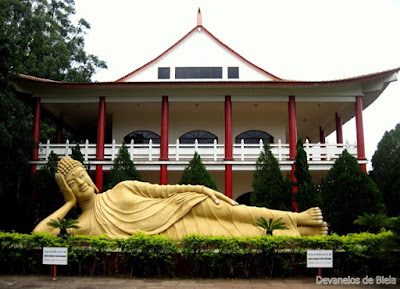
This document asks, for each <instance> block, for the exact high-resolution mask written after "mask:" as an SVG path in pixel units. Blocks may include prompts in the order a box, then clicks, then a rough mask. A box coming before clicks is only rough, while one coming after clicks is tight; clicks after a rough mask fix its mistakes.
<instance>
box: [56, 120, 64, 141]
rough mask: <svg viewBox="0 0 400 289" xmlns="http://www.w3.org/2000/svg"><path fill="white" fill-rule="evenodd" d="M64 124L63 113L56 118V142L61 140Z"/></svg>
mask: <svg viewBox="0 0 400 289" xmlns="http://www.w3.org/2000/svg"><path fill="white" fill-rule="evenodd" d="M63 126H64V115H63V114H61V115H60V119H59V120H58V123H57V143H58V144H60V143H61V141H62V130H63Z"/></svg>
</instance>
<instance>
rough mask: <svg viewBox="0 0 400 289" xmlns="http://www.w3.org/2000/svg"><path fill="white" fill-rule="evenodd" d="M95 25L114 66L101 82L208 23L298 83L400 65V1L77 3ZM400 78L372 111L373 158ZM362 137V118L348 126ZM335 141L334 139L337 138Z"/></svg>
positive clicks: (102, 52)
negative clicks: (358, 127)
mask: <svg viewBox="0 0 400 289" xmlns="http://www.w3.org/2000/svg"><path fill="white" fill-rule="evenodd" d="M75 4H76V11H77V16H78V17H79V18H85V19H86V20H87V21H88V22H89V23H90V24H91V29H90V31H89V32H88V34H87V36H86V38H85V39H86V50H87V51H88V52H89V53H92V54H95V55H98V56H99V57H100V58H101V59H102V60H105V61H106V62H107V65H108V69H107V70H101V71H99V72H98V73H97V74H96V75H95V77H94V80H98V81H107V80H116V79H118V78H119V77H121V76H124V75H125V74H127V73H129V72H131V71H133V70H135V69H136V68H138V67H140V66H142V65H143V64H145V63H147V62H149V61H150V60H152V59H154V58H155V57H157V56H158V55H160V54H161V53H162V52H164V51H165V50H166V49H168V48H169V47H170V46H172V45H173V44H174V43H175V42H177V41H178V40H179V39H181V38H182V37H183V36H184V35H185V34H186V33H188V32H189V31H190V30H191V29H192V28H194V27H195V26H196V23H197V9H198V8H199V7H200V8H201V11H202V15H203V26H204V27H206V28H207V29H208V30H209V31H210V32H211V33H213V34H214V36H216V37H217V38H218V39H220V40H221V41H222V42H224V43H225V44H226V45H228V46H229V47H230V48H231V49H233V50H235V51H236V52H238V53H239V54H241V55H242V56H243V57H245V58H246V59H248V60H249V61H251V62H253V63H254V64H255V65H257V66H260V67H262V68H263V69H265V70H267V71H268V72H271V73H272V74H274V75H276V76H278V77H281V78H285V79H294V80H332V79H340V78H345V77H352V76H358V75H364V74H369V73H373V72H379V71H384V70H388V69H391V68H396V67H400V57H399V56H400V17H399V15H400V0H374V1H369V0H360V1H358V0H343V1H342V0H334V1H324V0H312V1H311V0H310V1H307V0H303V1H300V0H294V1H287V0H279V1H277V0H275V1H270V0H247V1H243V0H168V1H166V0H112V1H110V0H75ZM399 109H400V81H397V82H394V83H391V84H390V85H389V87H388V88H387V89H386V90H385V91H384V93H383V94H382V95H381V96H380V97H379V98H378V100H377V101H375V102H374V103H373V104H372V105H371V106H370V107H368V108H367V109H366V110H364V114H363V117H364V134H365V142H366V153H367V157H368V158H369V159H370V158H371V157H372V155H373V153H374V152H375V150H376V146H377V144H378V142H379V141H380V139H381V138H382V136H383V134H384V132H385V131H386V130H391V129H393V128H394V127H395V125H396V124H397V123H400V113H398V110H399ZM343 134H344V139H345V140H346V139H348V140H349V141H350V142H355V141H356V136H355V123H354V121H350V122H348V123H347V124H346V125H345V126H344V127H343ZM329 139H331V140H332V141H333V142H334V141H335V140H336V139H335V137H334V136H330V137H329Z"/></svg>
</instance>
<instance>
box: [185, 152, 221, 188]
mask: <svg viewBox="0 0 400 289" xmlns="http://www.w3.org/2000/svg"><path fill="white" fill-rule="evenodd" d="M179 184H180V185H203V186H206V187H208V188H210V189H213V190H216V191H217V190H218V188H217V184H216V183H215V181H214V179H213V178H212V177H211V175H210V173H209V172H207V170H206V167H205V165H204V164H203V162H202V161H201V157H200V155H199V154H198V153H197V152H195V153H194V155H193V158H192V159H191V160H190V161H189V165H188V166H187V167H185V169H184V171H183V174H182V177H181V180H180V181H179Z"/></svg>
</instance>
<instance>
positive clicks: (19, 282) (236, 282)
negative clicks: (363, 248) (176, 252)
mask: <svg viewBox="0 0 400 289" xmlns="http://www.w3.org/2000/svg"><path fill="white" fill-rule="evenodd" d="M315 281H316V280H315V278H303V279H279V278H271V279H161V278H160V279H157V278H117V277H64V276H60V277H58V279H57V280H56V281H53V279H52V277H51V276H20V275H13V276H0V288H1V289H7V288H12V289H15V288H29V289H38V288H57V289H67V288H68V289H78V288H79V289H128V288H129V289H134V288H138V289H150V288H151V289H159V288H178V289H186V288H198V289H208V288H221V289H228V288H229V289H233V288H235V289H250V288H273V289H289V288H296V289H297V288H299V289H302V288H325V289H326V288H327V287H328V288H337V289H342V288H400V285H386V286H385V285H376V284H375V285H322V284H316V282H315ZM399 281H400V280H399ZM399 281H397V283H398V282H399Z"/></svg>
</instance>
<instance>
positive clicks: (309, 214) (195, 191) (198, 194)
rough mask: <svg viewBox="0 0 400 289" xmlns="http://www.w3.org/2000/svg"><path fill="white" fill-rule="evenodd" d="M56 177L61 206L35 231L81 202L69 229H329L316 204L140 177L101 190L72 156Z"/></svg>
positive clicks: (114, 233)
mask: <svg viewBox="0 0 400 289" xmlns="http://www.w3.org/2000/svg"><path fill="white" fill-rule="evenodd" d="M56 181H57V183H58V186H59V187H60V190H61V192H62V193H63V195H64V199H65V204H64V205H63V206H62V207H61V208H59V209H58V210H57V211H55V212H54V213H53V214H51V215H50V216H48V217H47V218H45V219H44V220H42V221H41V222H40V223H39V224H38V225H37V226H36V228H35V229H34V232H51V233H53V234H57V233H58V229H56V228H53V227H50V226H48V225H47V223H48V222H49V221H50V220H51V219H53V220H55V219H57V218H60V219H63V218H64V217H65V216H66V215H67V213H68V212H69V211H70V210H71V209H72V208H73V207H74V206H75V205H76V203H77V202H78V203H79V206H80V207H81V208H82V214H81V215H80V216H79V217H78V219H77V221H78V222H79V224H78V225H79V227H80V228H79V229H71V230H70V231H69V233H72V234H78V235H105V236H108V237H110V238H115V237H128V236H131V235H133V234H135V233H137V232H145V233H147V234H149V235H154V234H163V235H166V236H169V237H171V238H173V239H180V238H182V237H183V236H185V235H188V234H191V233H195V234H200V235H204V236H259V235H263V234H264V232H263V230H262V229H260V228H258V227H256V226H255V225H254V224H255V223H256V222H257V220H258V219H259V218H260V217H264V218H265V219H266V220H268V219H270V218H272V219H274V220H277V219H279V218H282V220H281V221H282V222H284V223H285V224H286V226H287V227H288V229H287V230H275V231H274V235H291V236H305V235H326V234H327V231H328V228H327V224H326V223H325V222H323V219H322V213H321V210H320V209H319V208H311V209H309V210H307V211H304V212H301V213H294V212H286V211H277V210H270V209H267V208H259V207H251V206H245V205H239V204H238V203H236V202H235V201H234V200H232V199H230V198H228V197H226V196H225V195H223V194H222V193H220V192H217V191H214V190H212V189H209V188H207V187H204V186H192V185H155V184H149V183H145V182H139V181H124V182H121V183H119V184H117V185H116V186H115V187H114V188H112V189H111V190H108V191H106V192H104V193H102V194H96V192H97V193H98V189H97V187H96V186H95V184H94V183H93V181H92V180H91V178H90V177H89V175H88V174H87V172H86V169H85V168H84V167H83V165H82V164H81V163H80V162H78V161H76V160H73V159H71V158H63V159H61V160H60V161H59V163H58V169H57V173H56Z"/></svg>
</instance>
